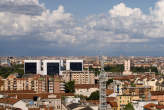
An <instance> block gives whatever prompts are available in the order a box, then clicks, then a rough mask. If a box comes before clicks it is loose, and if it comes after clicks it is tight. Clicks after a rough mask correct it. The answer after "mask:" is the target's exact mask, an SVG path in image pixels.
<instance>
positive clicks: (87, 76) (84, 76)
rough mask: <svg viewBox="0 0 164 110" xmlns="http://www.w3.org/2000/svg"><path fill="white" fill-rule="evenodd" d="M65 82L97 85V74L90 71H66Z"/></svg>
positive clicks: (64, 74)
mask: <svg viewBox="0 0 164 110" xmlns="http://www.w3.org/2000/svg"><path fill="white" fill-rule="evenodd" d="M63 80H64V81H65V82H68V81H73V80H74V81H75V84H95V74H94V73H93V72H88V71H64V72H63Z"/></svg>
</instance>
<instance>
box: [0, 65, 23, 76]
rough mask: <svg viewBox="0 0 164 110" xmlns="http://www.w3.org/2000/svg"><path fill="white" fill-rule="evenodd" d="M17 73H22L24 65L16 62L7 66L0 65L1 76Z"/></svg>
mask: <svg viewBox="0 0 164 110" xmlns="http://www.w3.org/2000/svg"><path fill="white" fill-rule="evenodd" d="M13 73H19V75H23V74H24V65H23V64H17V65H11V66H9V67H4V66H0V76H2V77H3V78H7V77H8V76H9V75H10V74H13Z"/></svg>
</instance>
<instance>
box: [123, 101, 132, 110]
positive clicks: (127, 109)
mask: <svg viewBox="0 0 164 110" xmlns="http://www.w3.org/2000/svg"><path fill="white" fill-rule="evenodd" d="M123 110H134V107H133V105H132V104H131V103H128V104H127V105H125V108H124V109H123Z"/></svg>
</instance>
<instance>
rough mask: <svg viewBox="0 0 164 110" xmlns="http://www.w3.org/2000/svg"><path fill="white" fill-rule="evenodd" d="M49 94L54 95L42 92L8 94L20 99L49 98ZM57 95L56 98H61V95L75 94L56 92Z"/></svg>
mask: <svg viewBox="0 0 164 110" xmlns="http://www.w3.org/2000/svg"><path fill="white" fill-rule="evenodd" d="M49 95H52V94H50V93H40V94H33V93H32V94H20V93H19V94H8V96H10V97H17V98H18V99H33V97H34V96H38V97H40V98H41V99H47V98H48V96H49ZM54 95H56V98H61V96H74V94H72V93H58V94H54Z"/></svg>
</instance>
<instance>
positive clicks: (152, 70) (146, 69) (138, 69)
mask: <svg viewBox="0 0 164 110" xmlns="http://www.w3.org/2000/svg"><path fill="white" fill-rule="evenodd" d="M150 70H151V72H155V73H158V69H157V67H131V71H132V72H149V71H150Z"/></svg>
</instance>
